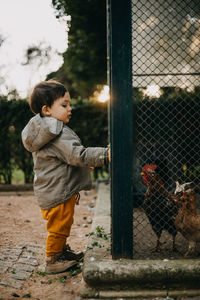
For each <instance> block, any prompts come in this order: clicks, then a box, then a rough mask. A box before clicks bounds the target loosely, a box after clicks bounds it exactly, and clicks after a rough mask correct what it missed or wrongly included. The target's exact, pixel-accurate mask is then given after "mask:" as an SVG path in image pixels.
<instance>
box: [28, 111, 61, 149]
mask: <svg viewBox="0 0 200 300" xmlns="http://www.w3.org/2000/svg"><path fill="white" fill-rule="evenodd" d="M62 128H63V122H62V121H59V120H57V119H55V118H52V117H41V116H40V114H37V115H36V116H34V117H33V118H32V119H30V121H29V122H28V124H27V125H26V127H25V128H24V129H23V131H22V142H23V144H24V147H25V148H26V149H27V150H28V151H30V152H35V151H38V150H39V149H40V148H42V147H43V146H45V145H46V144H47V143H48V142H49V141H51V140H52V139H53V138H55V137H56V136H58V135H59V134H60V132H61V131H62Z"/></svg>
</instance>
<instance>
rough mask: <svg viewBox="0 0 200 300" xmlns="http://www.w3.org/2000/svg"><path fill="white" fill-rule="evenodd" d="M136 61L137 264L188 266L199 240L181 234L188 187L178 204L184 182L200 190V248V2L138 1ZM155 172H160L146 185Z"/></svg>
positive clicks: (198, 228)
mask: <svg viewBox="0 0 200 300" xmlns="http://www.w3.org/2000/svg"><path fill="white" fill-rule="evenodd" d="M132 53H133V54H132V55H133V56H132V62H133V69H132V70H133V71H132V79H133V99H134V120H135V121H134V122H135V123H134V130H135V133H134V137H135V140H134V223H133V232H134V258H141V257H142V258H144V259H151V258H153V259H154V258H162V259H164V258H172V257H173V258H180V257H182V256H183V254H184V253H185V252H186V251H187V249H188V243H189V240H190V238H189V237H188V236H191V234H192V233H191V232H190V230H189V229H187V230H188V232H187V234H183V232H182V233H181V230H180V228H179V225H180V224H179V223H180V222H181V220H183V218H184V217H185V214H186V212H184V211H183V209H182V208H183V203H182V202H181V199H182V198H180V197H183V192H184V191H185V189H186V187H185V188H182V189H181V193H179V198H175V197H174V193H175V189H176V186H177V185H178V184H177V183H176V182H177V181H178V183H179V184H183V183H187V182H191V184H190V186H189V185H188V188H189V187H192V189H193V190H195V206H196V211H195V212H194V211H193V216H194V219H195V222H196V223H195V233H194V235H193V236H192V237H193V240H194V241H195V242H196V241H197V242H198V241H200V215H199V213H200V210H199V207H200V196H199V192H200V191H199V190H200V189H199V182H200V2H199V1H197V0H187V1H186V0H176V1H174V0H149V1H147V0H133V2H132ZM147 164H154V165H155V166H156V167H154V170H151V172H150V174H149V173H148V174H146V177H145V176H144V175H141V172H142V169H143V167H144V166H145V165H147ZM147 175H148V176H149V177H148V176H147ZM151 176H153V179H152V177H151ZM155 176H159V177H155ZM155 178H159V179H156V181H155ZM143 180H144V181H145V180H146V182H144V181H143ZM160 180H162V183H163V185H162V183H161V182H160ZM158 182H160V185H159V184H158ZM163 189H165V192H163ZM166 193H168V194H166ZM189 200H191V199H189ZM178 215H179V217H180V218H179V223H178V217H177V216H178ZM181 217H182V219H181ZM187 222H189V223H190V222H194V221H192V216H191V218H189V219H188V221H187ZM176 223H177V224H176ZM181 225H182V226H183V227H184V226H185V227H186V224H184V223H183V221H182V224H181ZM173 237H175V246H176V249H173V250H172V249H171V248H172V244H173ZM158 240H159V241H160V244H159V247H157V248H156V249H154V250H157V251H152V248H153V247H155V246H156V245H157V246H158V244H157V243H158ZM159 250H160V251H159ZM198 252H199V253H200V248H198V244H197V245H196V252H195V253H198ZM194 255H195V254H194Z"/></svg>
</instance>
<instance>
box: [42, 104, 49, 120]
mask: <svg viewBox="0 0 200 300" xmlns="http://www.w3.org/2000/svg"><path fill="white" fill-rule="evenodd" d="M42 115H43V116H45V117H50V116H51V112H50V107H48V106H47V105H43V106H42Z"/></svg>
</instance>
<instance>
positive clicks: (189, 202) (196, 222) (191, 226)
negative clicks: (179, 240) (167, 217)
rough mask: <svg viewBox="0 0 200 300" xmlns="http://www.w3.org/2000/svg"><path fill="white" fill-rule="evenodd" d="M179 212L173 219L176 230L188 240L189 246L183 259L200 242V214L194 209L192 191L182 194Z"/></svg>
mask: <svg viewBox="0 0 200 300" xmlns="http://www.w3.org/2000/svg"><path fill="white" fill-rule="evenodd" d="M179 203H180V210H179V213H178V215H177V216H176V218H175V226H176V229H177V230H178V231H179V232H180V233H181V234H182V235H183V236H184V237H185V238H186V239H187V240H188V242H189V246H188V250H187V252H186V253H185V255H184V257H187V256H188V254H191V253H192V252H193V251H194V250H195V246H196V242H199V241H200V214H197V212H196V208H195V194H194V190H193V189H188V190H187V191H185V192H183V196H181V197H180V200H179Z"/></svg>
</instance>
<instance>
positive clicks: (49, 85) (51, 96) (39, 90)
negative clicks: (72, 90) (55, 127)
mask: <svg viewBox="0 0 200 300" xmlns="http://www.w3.org/2000/svg"><path fill="white" fill-rule="evenodd" d="M66 92H67V89H66V88H65V87H64V85H63V84H62V83H60V82H57V81H54V80H48V81H42V82H40V83H38V84H37V85H36V86H35V87H34V89H33V92H32V94H31V96H30V100H29V104H30V107H31V110H32V112H33V113H35V114H38V113H40V114H41V111H42V107H43V106H44V105H46V106H48V107H51V106H52V104H53V103H54V101H55V100H56V99H58V98H60V97H63V96H64V95H65V93H66Z"/></svg>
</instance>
